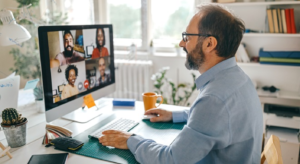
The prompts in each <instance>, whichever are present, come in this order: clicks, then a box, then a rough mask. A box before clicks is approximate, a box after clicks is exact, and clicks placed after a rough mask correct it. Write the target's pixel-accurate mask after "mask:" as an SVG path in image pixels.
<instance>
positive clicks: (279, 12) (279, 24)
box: [277, 9, 283, 33]
mask: <svg viewBox="0 0 300 164" xmlns="http://www.w3.org/2000/svg"><path fill="white" fill-rule="evenodd" d="M277 18H278V27H279V33H282V32H283V27H282V20H281V11H280V9H277Z"/></svg>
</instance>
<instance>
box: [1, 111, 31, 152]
mask: <svg viewBox="0 0 300 164" xmlns="http://www.w3.org/2000/svg"><path fill="white" fill-rule="evenodd" d="M27 122H28V120H27V118H25V117H22V115H21V114H19V113H18V112H17V110H16V109H14V108H6V109H4V110H3V111H2V123H1V127H2V128H3V130H4V134H5V137H6V140H7V143H8V145H9V146H10V147H11V148H15V147H20V146H23V145H25V144H26V125H27Z"/></svg>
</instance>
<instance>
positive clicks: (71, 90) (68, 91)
mask: <svg viewBox="0 0 300 164" xmlns="http://www.w3.org/2000/svg"><path fill="white" fill-rule="evenodd" d="M65 75H66V79H67V81H68V84H67V85H66V86H64V89H63V90H62V93H61V99H65V98H68V97H71V96H73V95H77V94H78V93H79V91H78V89H77V87H76V86H75V81H76V79H77V76H78V69H77V68H76V66H75V65H69V66H68V67H67V69H66V71H65Z"/></svg>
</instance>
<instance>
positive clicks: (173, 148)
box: [99, 4, 263, 164]
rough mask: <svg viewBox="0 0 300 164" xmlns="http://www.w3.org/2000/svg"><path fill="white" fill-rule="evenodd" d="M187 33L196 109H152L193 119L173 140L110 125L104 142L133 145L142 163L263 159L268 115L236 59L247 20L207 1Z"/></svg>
mask: <svg viewBox="0 0 300 164" xmlns="http://www.w3.org/2000/svg"><path fill="white" fill-rule="evenodd" d="M199 9H200V11H199V12H198V13H197V14H195V16H194V17H193V18H192V19H191V21H190V23H189V25H188V26H187V28H186V32H185V33H183V34H182V36H183V39H182V41H181V42H180V44H179V45H180V46H181V47H183V49H184V50H185V51H186V52H187V61H186V64H185V65H186V67H187V68H188V69H195V70H199V72H200V73H201V75H200V77H198V78H197V79H196V85H197V89H198V90H200V93H199V95H198V97H197V99H196V100H195V101H194V103H193V105H192V106H191V108H190V110H187V111H181V112H173V113H172V112H169V111H166V110H162V109H151V110H149V111H147V112H145V114H156V115H159V116H158V117H155V118H151V122H159V121H171V120H173V122H175V123H176V122H185V121H186V122H187V125H186V126H185V127H184V128H183V129H182V131H181V133H180V134H179V135H178V136H177V138H176V139H175V140H174V141H173V143H172V144H171V145H170V146H164V145H160V144H157V143H155V142H154V141H153V140H148V139H144V138H142V137H140V136H138V135H132V134H131V133H127V132H121V131H114V130H110V131H105V132H103V134H104V136H102V137H101V138H100V139H99V142H100V143H102V144H103V145H105V146H113V147H116V148H120V149H128V148H129V149H130V151H131V152H132V153H133V154H134V155H135V158H136V160H137V161H138V162H140V163H157V164H158V163H167V164H169V163H178V164H182V163H184V164H187V163H201V164H202V163H206V164H207V163H209V164H212V163H224V164H227V163H228V164H240V163H242V164H248V163H259V162H260V153H261V144H262V135H263V118H262V109H261V105H260V102H259V98H258V96H257V93H256V90H255V88H254V86H253V84H252V82H251V80H250V79H249V78H248V76H247V75H246V74H245V73H244V72H243V71H242V70H241V69H240V68H239V67H238V66H237V65H236V61H235V57H234V56H235V53H236V51H237V48H238V46H239V44H240V41H241V39H242V37H243V32H244V29H245V27H244V25H243V23H242V22H241V21H240V20H239V19H238V18H236V17H234V16H233V15H232V14H230V13H229V12H228V11H227V10H225V9H224V8H222V7H221V6H218V5H212V4H210V5H203V6H201V7H199Z"/></svg>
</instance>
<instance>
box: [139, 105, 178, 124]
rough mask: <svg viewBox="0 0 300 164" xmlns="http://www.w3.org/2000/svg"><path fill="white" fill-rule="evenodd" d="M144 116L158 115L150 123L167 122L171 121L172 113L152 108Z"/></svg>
mask: <svg viewBox="0 0 300 164" xmlns="http://www.w3.org/2000/svg"><path fill="white" fill-rule="evenodd" d="M145 115H158V116H157V117H153V118H151V119H150V121H151V122H168V121H171V120H172V112H171V111H167V110H164V109H159V108H152V109H150V110H147V111H146V112H145Z"/></svg>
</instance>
